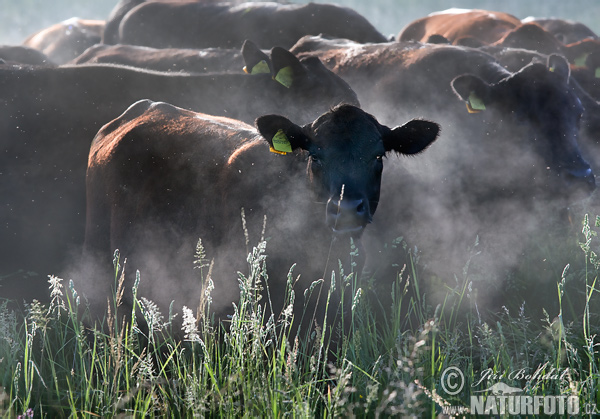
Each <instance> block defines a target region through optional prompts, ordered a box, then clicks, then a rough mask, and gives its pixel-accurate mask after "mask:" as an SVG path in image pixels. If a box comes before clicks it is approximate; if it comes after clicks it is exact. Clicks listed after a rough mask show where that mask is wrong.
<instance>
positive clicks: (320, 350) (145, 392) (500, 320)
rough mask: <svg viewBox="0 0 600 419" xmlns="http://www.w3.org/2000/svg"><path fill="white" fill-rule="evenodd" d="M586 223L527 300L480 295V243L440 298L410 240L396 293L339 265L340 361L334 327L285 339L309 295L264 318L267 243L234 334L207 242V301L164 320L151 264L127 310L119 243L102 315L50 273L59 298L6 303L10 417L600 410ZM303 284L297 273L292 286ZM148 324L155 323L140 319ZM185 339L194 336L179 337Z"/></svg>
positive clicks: (250, 276) (5, 389)
mask: <svg viewBox="0 0 600 419" xmlns="http://www.w3.org/2000/svg"><path fill="white" fill-rule="evenodd" d="M578 224H579V225H580V227H578V228H577V229H578V230H579V231H578V232H576V234H573V236H570V237H565V238H564V239H565V240H563V241H562V242H561V244H560V246H562V247H561V252H562V253H561V256H562V257H566V258H567V259H571V262H570V263H569V264H567V265H564V266H562V268H561V269H558V270H556V271H555V272H554V274H555V275H556V280H555V281H554V283H548V284H546V285H545V286H543V287H540V288H539V289H536V290H535V291H534V292H533V293H529V294H528V293H525V294H524V295H522V294H517V293H514V292H513V293H511V292H510V291H508V292H507V293H506V295H507V296H510V295H512V298H510V299H509V300H507V302H506V305H504V306H503V307H502V309H501V310H499V311H497V312H494V313H491V312H488V311H487V310H486V308H485V307H479V306H478V305H477V303H476V297H475V295H474V294H475V293H476V289H474V285H473V283H474V282H473V278H472V277H471V273H470V269H471V268H472V265H475V264H476V263H477V246H475V247H474V248H473V249H472V252H471V254H470V256H469V260H468V261H467V264H466V265H465V267H464V269H463V271H462V273H459V274H457V275H456V276H455V284H454V286H449V285H446V287H445V289H444V292H443V293H444V295H445V296H444V298H443V301H442V302H441V303H439V304H435V305H433V304H432V303H431V301H430V298H429V296H428V294H427V292H426V291H425V290H426V289H427V286H428V285H427V283H426V282H425V281H424V280H423V276H425V275H426V274H425V272H426V270H425V269H424V268H423V265H424V263H423V261H420V260H419V252H418V250H417V249H414V248H410V247H409V246H408V245H407V244H406V243H405V242H404V241H403V240H401V239H400V238H399V239H398V240H395V241H394V242H393V243H390V246H391V247H394V248H397V249H400V250H401V252H403V254H405V256H406V258H405V259H404V264H402V265H398V268H397V272H398V273H397V275H396V276H395V278H388V280H390V282H389V283H388V284H386V285H387V286H388V288H385V287H384V288H385V289H386V290H389V291H388V292H391V297H390V298H381V296H383V295H384V294H382V293H381V291H380V289H379V288H380V287H381V284H379V285H378V284H376V283H373V282H372V281H369V279H368V278H367V279H363V280H361V281H357V280H356V279H357V277H356V274H355V273H354V272H343V271H338V272H334V273H333V274H332V276H331V278H327V279H326V280H331V281H332V282H335V283H336V287H337V292H342V293H351V297H352V298H351V299H349V300H347V301H352V304H351V307H345V309H346V310H349V311H350V312H351V316H350V317H349V318H350V319H351V320H350V322H351V324H350V325H349V330H350V331H351V332H350V334H349V335H347V336H346V337H344V338H343V339H342V344H341V345H339V346H336V347H337V350H335V354H334V356H332V355H331V354H330V352H331V347H330V345H331V344H332V343H331V342H329V341H326V340H325V339H324V338H323V337H324V336H326V335H327V334H326V333H325V332H326V329H327V327H328V325H327V324H323V323H322V324H323V327H322V329H316V330H313V331H311V332H310V333H306V332H303V331H299V332H298V334H297V335H291V334H290V330H291V326H292V324H293V322H297V321H298V319H294V318H293V317H292V314H291V313H292V305H293V304H295V303H297V301H296V300H298V301H300V299H299V298H297V297H296V298H295V297H294V295H293V294H292V293H288V294H287V295H286V297H285V298H286V306H287V309H286V310H284V312H283V313H281V314H280V315H279V316H278V317H270V318H265V306H266V305H267V304H269V302H268V301H262V300H260V297H259V295H260V289H261V287H268V286H269V281H272V280H285V278H278V279H273V278H271V279H267V275H266V266H267V265H268V263H269V257H268V243H266V242H261V243H257V245H256V246H255V247H254V248H253V251H252V252H251V253H250V254H249V257H248V270H247V271H246V272H243V273H240V274H239V278H238V283H239V289H240V298H239V301H238V302H236V303H234V307H235V309H234V315H233V316H232V317H231V319H230V321H229V322H228V324H227V326H226V327H224V326H223V325H218V324H215V323H214V321H213V320H212V319H211V316H210V304H211V297H210V294H211V291H212V290H213V289H214V284H213V283H212V280H211V276H210V259H209V256H207V255H206V254H205V251H204V249H203V247H202V243H201V241H199V242H198V246H197V249H196V254H195V255H194V257H193V258H192V257H190V263H194V265H195V267H196V268H197V272H198V277H199V279H200V280H201V281H202V282H203V284H204V287H205V289H206V291H205V296H206V299H205V304H204V305H203V306H202V307H200V308H198V310H194V309H193V308H187V307H185V308H184V309H183V312H182V313H160V312H159V311H158V309H157V307H156V305H155V304H154V303H153V302H152V301H149V300H147V299H145V298H143V297H139V296H138V291H139V294H142V293H143V288H144V280H143V276H144V275H143V273H140V272H138V273H137V276H136V278H137V280H136V283H135V285H134V289H133V292H134V295H135V296H136V304H135V306H134V308H133V310H132V312H123V309H122V307H120V298H121V296H122V293H123V291H124V290H123V289H122V279H123V273H124V271H125V270H126V269H127V266H126V263H125V261H124V259H125V258H124V257H122V256H121V255H119V253H118V251H117V252H115V254H114V260H113V265H114V278H107V280H112V281H114V284H115V288H114V290H115V291H114V294H113V296H112V298H111V299H110V300H109V302H108V304H107V311H106V316H105V317H104V320H103V322H102V323H101V324H98V323H96V324H95V325H92V324H91V322H90V321H89V320H90V319H89V318H88V317H87V316H88V315H89V313H88V312H87V310H86V300H85V298H84V297H83V296H81V295H79V294H78V292H77V289H76V286H75V285H74V284H75V283H74V282H73V281H72V280H71V281H63V280H62V279H60V278H57V277H54V276H50V277H49V281H48V282H49V291H48V292H49V293H50V297H51V302H50V303H49V304H47V305H44V304H41V303H39V302H37V301H30V302H28V303H27V304H26V308H25V310H24V311H19V310H14V309H13V308H11V305H10V304H9V302H7V301H5V302H2V303H1V304H0V415H1V416H2V417H21V418H25V417H100V416H101V417H146V416H148V417H205V416H211V417H212V416H219V417H340V416H343V417H346V416H357V417H389V416H397V415H401V416H402V417H406V416H413V417H437V416H439V415H468V414H469V412H471V413H478V414H494V415H496V414H502V413H515V414H516V415H512V414H511V417H513V416H514V417H518V416H522V417H524V416H527V414H528V413H537V412H542V413H544V412H545V413H551V414H554V415H558V416H561V415H560V413H561V412H562V413H564V414H579V415H582V416H583V415H585V414H587V413H593V412H598V410H597V406H598V402H599V401H600V385H599V384H600V371H599V368H600V357H599V354H598V343H599V342H598V332H599V330H598V329H599V325H600V322H598V313H599V312H600V311H598V307H599V306H598V304H599V302H600V300H599V299H600V296H599V295H598V294H599V291H600V290H599V289H598V285H597V278H598V272H599V269H600V259H599V258H598V253H599V252H600V250H599V247H600V243H599V242H598V240H599V238H598V236H597V231H598V230H599V229H600V218H595V219H594V218H593V217H592V218H590V217H589V216H587V215H586V216H585V217H584V218H583V222H580V223H578ZM397 249H396V250H397ZM556 251H557V249H556V248H554V249H552V248H551V246H549V245H548V242H539V241H538V242H537V243H536V244H534V247H533V248H532V249H531V252H532V254H537V253H539V252H541V253H540V254H544V253H546V254H547V253H548V252H556ZM554 254H555V255H556V257H557V259H559V257H558V253H554ZM532 260H539V259H536V258H535V257H534V258H533V259H532ZM399 262H400V261H399ZM556 267H558V266H556ZM540 269H541V266H537V265H536V263H535V262H534V263H531V264H524V265H523V266H522V267H521V270H520V273H519V275H518V276H517V277H516V278H513V280H512V283H513V284H515V283H518V282H519V281H521V282H522V281H526V280H527V277H528V276H529V275H534V274H535V272H536V271H538V270H540ZM543 269H548V268H547V266H546V267H544V268H543ZM293 280H294V275H293V267H290V273H289V275H288V278H287V281H288V284H291V282H292V281H293ZM329 297H330V296H327V301H329ZM342 301H344V299H342ZM384 301H385V303H384ZM342 304H343V303H342ZM536 305H539V306H540V307H541V309H542V311H541V312H542V313H543V315H541V316H539V317H536V316H532V315H531V314H530V313H531V312H532V310H531V307H535V306H536ZM329 309H334V308H333V307H329ZM533 312H535V310H533ZM140 316H141V317H140ZM174 316H181V319H182V324H183V327H182V329H183V330H182V331H175V330H173V326H172V320H173V319H174ZM140 318H143V319H144V322H145V323H146V324H147V325H148V327H146V328H142V327H138V324H139V319H140ZM181 332H183V334H184V336H185V337H184V339H183V340H179V339H177V338H174V337H173V336H176V335H177V334H181ZM328 354H329V355H328ZM498 383H503V384H504V385H507V386H509V387H510V388H512V389H516V390H518V391H519V392H520V393H519V396H522V397H523V398H524V399H527V398H529V400H530V404H529V405H527V404H525V405H524V406H525V407H519V405H518V404H516V405H515V404H514V403H513V404H512V405H511V404H503V403H505V402H498V401H497V400H496V399H497V398H501V397H504V398H505V399H502V400H507V397H508V400H512V399H510V396H506V395H504V396H502V393H501V392H499V391H500V390H498V388H499V387H498ZM524 399H522V400H524ZM536 400H537V401H536ZM534 402H535V403H537V404H532V403H534ZM473 403H475V405H473ZM477 403H479V404H477ZM525 403H527V402H525ZM544 403H551V404H548V405H547V406H546V405H544ZM469 409H471V410H469ZM473 409H476V410H475V411H473ZM477 409H478V410H477ZM503 409H505V410H503ZM508 409H513V410H511V411H509V410H508ZM519 409H520V410H519ZM528 409H537V410H528ZM543 409H553V410H543ZM561 409H562V410H561Z"/></svg>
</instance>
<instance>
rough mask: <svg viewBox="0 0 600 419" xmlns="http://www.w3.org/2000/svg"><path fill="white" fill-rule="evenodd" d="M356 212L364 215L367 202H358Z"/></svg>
mask: <svg viewBox="0 0 600 419" xmlns="http://www.w3.org/2000/svg"><path fill="white" fill-rule="evenodd" d="M356 213H357V214H359V215H363V214H364V213H365V202H364V201H362V200H361V201H360V202H359V203H358V205H357V206H356Z"/></svg>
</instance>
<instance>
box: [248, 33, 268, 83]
mask: <svg viewBox="0 0 600 419" xmlns="http://www.w3.org/2000/svg"><path fill="white" fill-rule="evenodd" d="M242 58H243V59H244V64H245V66H244V72H245V73H248V74H252V75H254V74H262V73H267V74H269V73H271V72H272V69H271V60H270V59H269V57H268V56H267V54H265V53H264V52H262V51H261V50H260V48H258V46H257V45H256V44H255V43H254V42H252V41H250V40H248V39H246V40H245V41H244V45H242Z"/></svg>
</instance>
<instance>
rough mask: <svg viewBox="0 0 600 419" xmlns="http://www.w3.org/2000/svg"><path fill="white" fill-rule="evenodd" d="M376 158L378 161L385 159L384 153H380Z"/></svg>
mask: <svg viewBox="0 0 600 419" xmlns="http://www.w3.org/2000/svg"><path fill="white" fill-rule="evenodd" d="M375 159H376V160H377V161H383V154H380V155H378V156H376V157H375Z"/></svg>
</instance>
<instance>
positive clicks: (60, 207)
mask: <svg viewBox="0 0 600 419" xmlns="http://www.w3.org/2000/svg"><path fill="white" fill-rule="evenodd" d="M252 51H254V52H260V51H258V50H256V49H255V48H254V49H252V48H250V52H248V51H247V50H246V49H244V53H245V56H247V57H248V58H249V59H251V60H252V62H248V64H247V67H248V68H250V69H251V70H249V72H253V73H256V74H254V75H249V74H244V73H243V72H241V71H240V74H210V75H189V74H179V73H159V72H150V71H142V70H136V69H133V68H129V67H119V66H110V65H78V66H62V67H58V68H36V69H22V70H19V69H13V68H0V133H1V135H0V139H1V150H2V153H1V155H0V167H2V170H1V175H0V195H1V196H2V206H1V207H0V219H2V223H3V224H2V226H3V232H4V236H3V237H5V240H2V241H1V244H0V248H1V249H0V250H1V251H0V254H1V261H0V266H2V269H3V270H5V272H6V273H12V272H14V271H16V270H17V269H26V270H30V271H36V272H39V273H42V274H47V273H56V272H57V270H58V269H59V267H58V265H59V263H60V262H61V261H62V260H63V259H64V256H65V253H66V248H67V247H68V246H69V245H73V246H75V247H77V246H78V245H80V244H81V243H82V242H83V235H84V224H85V214H84V212H85V192H84V190H85V170H86V166H87V156H88V152H89V145H90V143H91V140H92V138H93V137H94V135H95V133H96V132H97V131H98V129H100V127H101V126H102V125H103V124H105V123H106V121H110V120H111V119H113V118H115V117H117V116H118V115H119V114H120V113H122V112H123V111H124V110H125V109H127V107H128V106H130V105H131V104H132V103H134V102H136V101H137V100H140V99H144V98H153V99H157V100H164V101H169V102H171V103H174V104H177V105H179V106H181V107H185V108H189V109H199V110H205V111H207V112H211V113H212V114H221V115H228V116H232V117H236V118H238V119H242V120H244V121H248V122H251V121H253V120H254V119H255V118H256V117H257V116H259V115H262V114H269V113H273V112H278V113H281V114H284V115H287V116H289V117H293V118H295V119H296V120H297V121H303V122H308V121H312V120H313V119H314V118H315V117H316V116H318V115H320V114H321V113H322V112H324V111H326V110H327V109H329V108H330V107H331V106H334V105H336V104H339V103H351V104H358V102H357V99H356V95H355V93H354V92H353V91H352V90H351V89H350V87H349V86H348V84H347V83H345V82H344V81H343V80H341V79H340V78H339V77H337V76H335V75H334V74H333V73H331V72H330V71H329V70H327V69H326V68H325V66H323V64H321V63H320V62H319V60H318V59H316V58H309V59H303V60H302V61H299V60H298V59H296V58H295V57H294V56H293V55H292V54H290V53H289V52H288V51H287V50H283V49H281V48H274V49H273V50H272V52H271V56H270V58H269V57H268V56H266V55H264V54H263V55H258V56H254V54H253V53H252ZM256 62H258V64H259V66H258V70H256V71H252V70H255V68H256V65H255V64H256ZM261 63H262V64H261ZM271 70H272V71H273V73H271V72H270V71H271Z"/></svg>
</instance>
